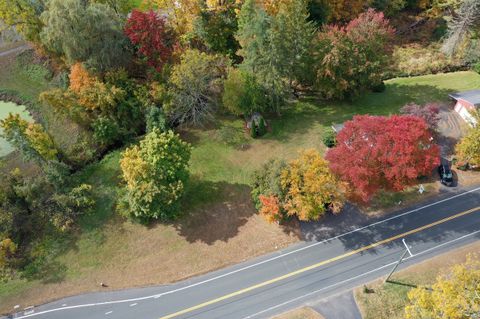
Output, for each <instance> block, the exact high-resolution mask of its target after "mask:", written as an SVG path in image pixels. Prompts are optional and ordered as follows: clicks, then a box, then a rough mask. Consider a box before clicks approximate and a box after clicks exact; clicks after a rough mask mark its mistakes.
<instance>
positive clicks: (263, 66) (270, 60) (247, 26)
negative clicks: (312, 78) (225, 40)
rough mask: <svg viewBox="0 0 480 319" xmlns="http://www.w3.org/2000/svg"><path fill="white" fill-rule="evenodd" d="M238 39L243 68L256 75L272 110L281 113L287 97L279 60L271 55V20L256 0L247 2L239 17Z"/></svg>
mask: <svg viewBox="0 0 480 319" xmlns="http://www.w3.org/2000/svg"><path fill="white" fill-rule="evenodd" d="M238 19H239V20H238V32H237V40H238V42H239V43H240V46H241V49H240V50H239V51H238V55H240V56H241V57H243V63H242V64H241V65H240V67H241V68H242V69H243V70H245V71H247V72H250V73H251V74H254V75H255V76H256V77H257V80H258V83H259V84H260V85H262V86H263V87H264V89H265V90H266V93H267V96H268V98H269V105H270V107H271V108H272V109H273V110H275V111H277V112H278V111H279V109H280V106H281V105H282V104H283V101H284V96H285V83H284V81H283V79H282V74H281V72H280V65H279V62H278V59H277V58H276V56H275V55H274V54H272V42H271V39H270V31H269V29H270V27H271V25H272V20H271V18H270V17H269V16H268V15H267V13H266V12H265V10H264V9H263V8H262V7H260V6H258V5H257V4H256V1H255V0H246V1H245V3H244V4H243V6H242V9H241V10H240V13H239V18H238Z"/></svg>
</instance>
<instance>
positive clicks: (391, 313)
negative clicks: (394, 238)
mask: <svg viewBox="0 0 480 319" xmlns="http://www.w3.org/2000/svg"><path fill="white" fill-rule="evenodd" d="M479 251H480V242H475V243H473V244H470V245H467V246H464V247H462V248H460V249H456V250H453V251H451V252H448V253H445V254H442V255H439V256H436V257H434V258H431V259H429V260H426V261H424V262H422V263H419V264H417V265H414V266H411V267H408V268H406V269H404V270H402V271H400V272H399V273H397V274H395V275H394V277H393V280H395V281H398V282H402V283H406V284H412V285H430V284H432V283H433V282H434V281H435V278H436V277H437V276H438V275H439V274H440V273H442V272H444V271H446V270H447V269H449V268H450V267H451V266H453V265H455V264H459V263H463V262H465V259H466V256H467V255H468V254H471V253H478V252H479ZM367 287H368V288H370V289H373V291H374V292H373V293H368V294H366V293H364V292H363V287H359V288H357V289H356V290H355V299H356V301H357V304H358V306H359V308H360V312H361V313H362V316H363V318H364V319H403V317H404V316H403V314H404V312H403V309H404V307H405V304H406V302H407V292H408V291H409V290H410V289H411V288H409V287H408V286H401V285H394V284H384V283H383V279H382V280H377V281H374V282H372V283H370V284H368V285H367Z"/></svg>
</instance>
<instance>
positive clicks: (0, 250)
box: [0, 238, 17, 268]
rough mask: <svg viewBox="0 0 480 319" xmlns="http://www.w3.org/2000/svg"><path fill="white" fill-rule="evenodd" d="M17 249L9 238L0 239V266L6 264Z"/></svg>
mask: <svg viewBox="0 0 480 319" xmlns="http://www.w3.org/2000/svg"><path fill="white" fill-rule="evenodd" d="M16 251H17V245H16V244H15V243H14V242H13V241H12V240H11V239H10V238H5V239H4V240H2V241H0V268H3V267H5V266H7V263H8V260H9V259H10V258H11V257H12V256H13V255H14V254H15V252H16Z"/></svg>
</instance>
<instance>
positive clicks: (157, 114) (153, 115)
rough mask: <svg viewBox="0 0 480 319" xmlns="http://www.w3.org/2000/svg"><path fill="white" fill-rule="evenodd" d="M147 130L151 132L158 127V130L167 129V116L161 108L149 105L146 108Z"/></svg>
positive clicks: (163, 130) (164, 130)
mask: <svg viewBox="0 0 480 319" xmlns="http://www.w3.org/2000/svg"><path fill="white" fill-rule="evenodd" d="M146 121H147V132H148V133H149V132H152V131H153V130H154V129H159V130H160V132H166V131H167V129H168V123H167V117H166V116H165V113H164V112H163V109H162V108H160V107H158V106H156V105H151V106H150V107H149V109H148V113H147V117H146Z"/></svg>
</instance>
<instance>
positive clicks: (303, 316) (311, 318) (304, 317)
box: [272, 307, 324, 319]
mask: <svg viewBox="0 0 480 319" xmlns="http://www.w3.org/2000/svg"><path fill="white" fill-rule="evenodd" d="M272 319H324V317H323V316H322V315H321V314H319V313H318V312H316V311H315V310H313V309H312V308H308V307H304V308H299V309H295V310H292V311H289V312H287V313H284V314H282V315H279V316H276V317H273V318H272Z"/></svg>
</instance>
